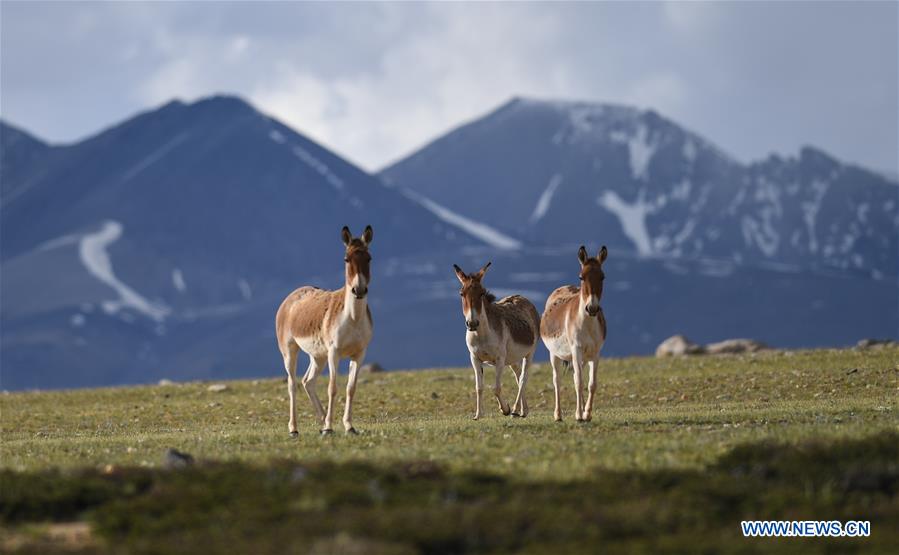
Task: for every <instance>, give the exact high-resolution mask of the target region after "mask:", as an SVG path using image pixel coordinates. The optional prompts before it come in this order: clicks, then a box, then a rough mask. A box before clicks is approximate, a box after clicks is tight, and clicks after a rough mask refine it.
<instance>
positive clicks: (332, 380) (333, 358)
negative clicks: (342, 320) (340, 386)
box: [322, 349, 340, 435]
mask: <svg viewBox="0 0 899 555" xmlns="http://www.w3.org/2000/svg"><path fill="white" fill-rule="evenodd" d="M338 368H340V358H338V356H337V350H336V349H331V350H330V351H328V410H327V412H326V413H325V426H324V427H323V428H322V435H324V434H330V433H332V432H333V431H334V430H333V429H332V428H331V421H332V419H333V416H334V405H335V404H336V400H337V370H338Z"/></svg>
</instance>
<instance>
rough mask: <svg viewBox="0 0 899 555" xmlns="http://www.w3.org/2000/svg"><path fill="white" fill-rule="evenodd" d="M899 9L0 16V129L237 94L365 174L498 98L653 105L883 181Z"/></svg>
mask: <svg viewBox="0 0 899 555" xmlns="http://www.w3.org/2000/svg"><path fill="white" fill-rule="evenodd" d="M897 6H899V4H897V3H896V2H845V3H843V2H780V3H771V2H727V3H725V2H718V3H710V2H677V3H661V2H647V3H636V2H630V3H623V2H609V3H548V2H544V3H515V4H510V3H505V4H499V3H477V4H475V3H388V2H385V3H238V2H192V3H187V2H183V3H163V2H156V3H81V2H68V3H62V4H47V3H40V2H27V3H26V2H10V1H6V0H4V1H3V2H2V4H0V114H2V117H3V118H4V119H7V120H8V121H10V122H12V123H14V124H16V125H19V126H21V127H24V128H26V129H28V130H30V131H32V132H33V133H35V134H37V135H38V136H39V137H42V138H44V139H46V140H50V141H52V142H67V141H73V140H76V139H79V138H83V137H85V136H88V135H90V134H92V133H95V132H97V131H98V130H100V129H102V128H103V127H105V126H108V125H110V124H112V123H115V122H117V121H119V120H120V119H122V118H125V117H127V116H130V115H132V114H133V113H134V112H136V111H139V110H142V109H146V108H148V107H152V106H156V105H159V104H162V103H164V102H166V101H167V100H169V99H171V98H175V97H177V98H181V99H184V100H191V99H195V98H199V97H203V96H207V95H209V94H212V93H216V92H225V93H234V94H238V95H241V96H243V97H245V98H246V99H247V100H249V101H251V102H252V103H254V104H255V105H256V106H257V107H258V108H259V109H260V110H262V111H264V112H266V113H268V114H271V115H273V116H275V117H277V118H279V119H281V120H283V121H284V122H285V123H287V124H289V125H291V126H292V127H294V128H296V129H297V130H299V131H301V132H303V133H305V134H307V135H309V136H310V137H312V138H313V139H316V140H318V141H320V142H322V143H323V144H325V145H326V146H328V147H330V148H333V149H334V150H336V151H337V152H338V153H340V154H342V155H344V156H346V157H348V158H349V159H350V160H352V161H354V162H356V163H359V164H360V165H362V166H363V167H364V168H366V169H369V170H376V169H379V168H381V167H383V166H385V165H386V164H388V163H389V162H391V161H393V160H395V159H397V158H399V157H401V156H403V155H405V154H408V153H409V152H410V151H411V150H413V149H415V148H416V147H418V146H421V145H422V144H423V143H424V142H426V141H428V140H430V139H432V138H434V137H435V136H437V135H439V134H441V133H442V132H444V131H446V130H448V129H449V128H451V127H454V126H456V125H458V124H459V123H461V122H463V121H465V120H468V119H471V118H473V117H476V116H478V115H480V114H483V113H485V112H487V111H489V110H490V109H492V108H493V107H495V106H496V105H498V104H500V103H502V102H504V101H505V100H507V99H508V98H509V97H511V96H514V95H522V96H532V97H538V98H559V99H581V100H595V101H600V102H618V103H626V104H633V105H637V106H640V107H644V108H653V109H655V110H657V111H659V112H660V113H662V114H664V115H666V116H668V117H671V118H673V119H675V120H677V121H679V122H680V123H682V124H684V125H686V126H687V127H689V128H691V129H693V130H695V131H697V132H699V133H701V134H703V135H705V136H706V137H707V138H709V139H711V140H713V141H714V142H716V143H717V144H718V145H719V146H720V147H722V148H723V149H725V150H726V151H728V152H730V153H731V154H733V155H735V156H736V157H737V158H739V159H742V160H744V161H748V160H752V159H757V158H761V157H764V156H766V155H767V154H768V153H770V152H771V151H777V152H780V153H782V154H793V153H795V152H797V150H798V148H799V147H800V146H801V145H803V144H813V145H816V146H819V147H821V148H824V149H825V150H828V151H829V152H831V153H832V154H834V155H836V156H838V157H840V158H842V159H845V160H848V161H853V162H858V163H861V164H864V165H867V166H870V167H872V168H874V169H878V170H891V171H893V172H895V171H896V170H897V164H899V162H897V152H899V139H897V127H899V108H897V105H899V93H897V85H899V75H897V71H899V69H897V68H899V61H897V52H899V32H897V26H899V7H897Z"/></svg>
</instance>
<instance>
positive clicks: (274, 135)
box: [268, 129, 287, 145]
mask: <svg viewBox="0 0 899 555" xmlns="http://www.w3.org/2000/svg"><path fill="white" fill-rule="evenodd" d="M268 138H269V139H271V140H272V141H274V142H276V143H278V144H279V145H282V144H284V141H286V140H287V139H285V138H284V135H282V134H281V132H280V131H278V130H277V129H272V130H271V131H269V133H268Z"/></svg>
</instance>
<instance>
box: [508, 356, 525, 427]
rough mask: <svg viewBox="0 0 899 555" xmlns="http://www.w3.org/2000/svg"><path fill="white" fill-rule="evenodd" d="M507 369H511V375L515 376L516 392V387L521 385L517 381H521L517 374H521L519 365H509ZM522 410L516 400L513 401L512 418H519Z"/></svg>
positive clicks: (516, 388)
mask: <svg viewBox="0 0 899 555" xmlns="http://www.w3.org/2000/svg"><path fill="white" fill-rule="evenodd" d="M509 368H511V369H512V375H513V376H515V390H516V391H518V385H519V383H521V382H520V381H519V380H520V379H521V378H520V376H519V374H521V365H520V364H510V365H509ZM522 412H524V410H523V409H522V408H521V405H520V403H519V402H518V399H517V398H516V399H515V404H514V405H512V416H521V413H522Z"/></svg>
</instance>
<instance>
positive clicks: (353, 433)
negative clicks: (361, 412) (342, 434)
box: [346, 428, 359, 436]
mask: <svg viewBox="0 0 899 555" xmlns="http://www.w3.org/2000/svg"><path fill="white" fill-rule="evenodd" d="M346 433H347V435H349V436H357V435H359V432H357V431H356V428H350V429H348V430H347V431H346Z"/></svg>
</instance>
